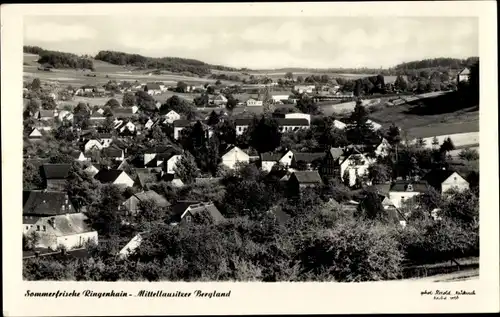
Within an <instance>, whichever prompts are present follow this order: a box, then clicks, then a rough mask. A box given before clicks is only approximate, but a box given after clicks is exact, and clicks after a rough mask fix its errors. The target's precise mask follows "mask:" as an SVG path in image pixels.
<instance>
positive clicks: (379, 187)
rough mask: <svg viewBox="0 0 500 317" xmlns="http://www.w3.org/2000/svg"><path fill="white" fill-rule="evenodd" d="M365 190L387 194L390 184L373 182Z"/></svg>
mask: <svg viewBox="0 0 500 317" xmlns="http://www.w3.org/2000/svg"><path fill="white" fill-rule="evenodd" d="M367 190H368V191H373V192H376V193H378V194H380V195H388V194H389V192H390V190H391V184H374V185H372V186H369V187H367Z"/></svg>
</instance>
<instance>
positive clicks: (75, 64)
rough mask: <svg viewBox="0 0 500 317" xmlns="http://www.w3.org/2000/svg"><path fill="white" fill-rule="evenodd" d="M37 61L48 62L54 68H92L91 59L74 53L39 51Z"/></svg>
mask: <svg viewBox="0 0 500 317" xmlns="http://www.w3.org/2000/svg"><path fill="white" fill-rule="evenodd" d="M39 55H40V58H39V59H38V63H40V64H49V65H51V66H53V67H54V68H75V69H89V70H94V63H93V62H92V60H91V59H88V58H83V57H79V56H77V55H75V54H70V53H63V52H56V51H45V50H43V51H41V52H39Z"/></svg>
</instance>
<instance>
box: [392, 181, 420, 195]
mask: <svg viewBox="0 0 500 317" xmlns="http://www.w3.org/2000/svg"><path fill="white" fill-rule="evenodd" d="M408 185H412V186H413V190H412V191H413V192H420V193H424V192H426V191H427V189H428V188H429V184H428V183H427V182H426V181H395V182H394V183H392V185H391V189H390V191H391V192H405V191H407V190H408Z"/></svg>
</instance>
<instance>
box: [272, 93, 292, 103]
mask: <svg viewBox="0 0 500 317" xmlns="http://www.w3.org/2000/svg"><path fill="white" fill-rule="evenodd" d="M289 98H290V96H289V95H274V96H271V99H272V100H273V102H274V103H277V102H283V101H285V100H288V99H289Z"/></svg>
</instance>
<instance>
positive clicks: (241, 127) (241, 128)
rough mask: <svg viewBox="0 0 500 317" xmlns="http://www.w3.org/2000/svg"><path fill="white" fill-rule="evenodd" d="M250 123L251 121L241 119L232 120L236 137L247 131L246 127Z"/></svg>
mask: <svg viewBox="0 0 500 317" xmlns="http://www.w3.org/2000/svg"><path fill="white" fill-rule="evenodd" d="M251 123H252V119H248V118H241V119H236V120H234V125H235V129H236V135H242V134H243V133H245V131H246V130H247V129H248V126H249V125H250V124H251Z"/></svg>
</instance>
